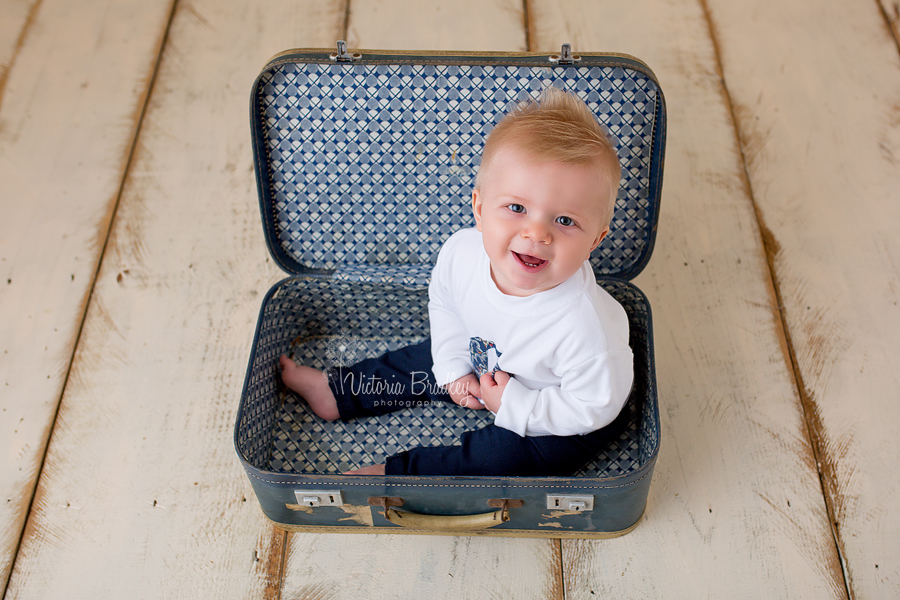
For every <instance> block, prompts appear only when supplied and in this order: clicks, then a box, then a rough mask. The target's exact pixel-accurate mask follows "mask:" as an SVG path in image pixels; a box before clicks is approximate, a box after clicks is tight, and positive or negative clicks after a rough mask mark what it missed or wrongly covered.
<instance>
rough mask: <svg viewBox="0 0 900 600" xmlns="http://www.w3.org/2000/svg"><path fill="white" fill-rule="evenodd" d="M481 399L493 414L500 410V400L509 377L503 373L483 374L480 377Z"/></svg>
mask: <svg viewBox="0 0 900 600" xmlns="http://www.w3.org/2000/svg"><path fill="white" fill-rule="evenodd" d="M480 383H481V397H482V398H484V406H485V407H486V408H487V409H488V410H489V411H491V412H492V413H494V414H497V411H499V410H500V404H501V402H500V398H501V397H502V396H503V390H505V389H506V384H507V383H509V375H508V374H507V373H505V372H503V371H494V372H493V373H485V374H484V375H482V376H481V381H480Z"/></svg>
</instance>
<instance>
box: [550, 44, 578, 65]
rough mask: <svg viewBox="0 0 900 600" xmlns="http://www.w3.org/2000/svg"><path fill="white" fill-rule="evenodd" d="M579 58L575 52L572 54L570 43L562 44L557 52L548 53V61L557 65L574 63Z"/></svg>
mask: <svg viewBox="0 0 900 600" xmlns="http://www.w3.org/2000/svg"><path fill="white" fill-rule="evenodd" d="M580 60H581V57H580V56H578V55H577V54H572V45H571V44H563V45H562V50H561V51H560V53H559V54H551V55H550V62H552V63H556V64H558V65H574V64H575V63H577V62H578V61H580Z"/></svg>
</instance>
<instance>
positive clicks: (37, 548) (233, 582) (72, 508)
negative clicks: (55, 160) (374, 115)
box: [8, 0, 344, 600]
mask: <svg viewBox="0 0 900 600" xmlns="http://www.w3.org/2000/svg"><path fill="white" fill-rule="evenodd" d="M45 1H46V0H45ZM138 4H141V3H140V2H139V3H138ZM73 6H76V5H73ZM45 8H46V7H45ZM77 10H78V11H81V10H84V6H83V4H81V3H79V4H77ZM135 10H136V9H135ZM103 15H104V11H103V10H100V9H97V10H94V11H93V13H91V14H90V15H88V16H87V17H86V18H87V19H89V20H94V21H96V20H99V19H101V18H102V17H103ZM343 15H344V4H343V2H330V3H323V2H320V1H311V0H310V1H306V2H298V1H297V0H290V1H288V0H285V1H276V0H265V1H262V0H260V1H256V2H248V1H246V0H234V1H230V2H225V1H223V0H196V1H192V0H181V1H180V2H179V3H178V6H177V12H176V15H175V17H174V21H173V24H172V30H171V32H170V35H169V38H168V41H167V43H166V47H165V50H164V55H163V60H162V63H161V65H160V71H159V75H158V79H157V81H156V84H155V86H154V90H153V94H152V98H151V100H150V103H149V105H148V110H147V114H146V117H145V120H144V124H143V126H142V130H141V135H140V139H139V143H138V144H137V148H136V151H135V157H134V162H133V164H132V167H131V168H130V170H129V176H128V179H127V181H126V184H125V188H124V191H123V195H122V199H121V202H120V207H119V209H118V211H117V213H116V218H115V223H114V225H113V230H112V233H111V236H110V240H109V245H108V247H107V251H106V253H105V255H104V258H103V263H102V267H101V269H100V271H99V273H98V277H97V283H96V288H95V290H94V293H93V295H92V298H91V302H90V306H89V309H88V314H87V317H86V321H85V325H84V330H83V333H82V336H81V338H80V341H79V344H78V348H77V352H76V354H75V357H74V359H73V365H72V370H71V376H70V378H69V381H68V385H67V386H66V389H65V393H64V396H63V399H62V404H61V408H60V413H59V418H58V421H57V425H56V427H55V428H54V431H53V435H52V438H51V441H50V447H49V450H48V455H47V459H46V461H45V466H44V470H43V473H42V476H41V480H40V482H39V485H38V488H37V491H36V495H35V501H34V508H33V511H32V514H31V516H30V518H29V521H28V524H27V526H26V530H25V534H24V537H23V541H22V545H21V549H20V552H19V555H18V558H17V560H16V563H15V567H14V570H13V573H12V576H11V578H10V583H9V593H8V597H10V598H19V599H26V598H85V599H91V600H96V599H97V598H197V599H203V598H215V599H216V600H221V599H227V598H239V599H241V600H244V599H247V598H264V597H277V592H278V585H279V580H280V578H279V569H280V566H281V560H282V554H283V542H284V537H285V535H284V533H283V532H281V531H280V530H277V529H275V528H274V527H272V526H270V525H268V524H267V523H266V522H265V519H264V517H263V516H262V512H261V511H260V509H259V506H258V504H257V503H256V500H255V498H254V497H253V492H252V490H251V488H250V485H249V482H248V480H247V477H246V475H245V474H244V472H243V470H242V469H241V466H240V463H239V462H238V460H237V457H236V456H235V452H234V449H233V446H232V441H231V440H232V428H233V423H234V416H235V412H236V410H237V406H238V400H239V396H240V388H241V384H242V381H243V375H244V372H245V369H246V364H247V359H248V354H249V350H250V343H251V340H252V336H253V331H254V326H255V321H256V315H257V311H258V310H259V302H260V300H261V297H262V294H264V292H265V290H267V289H268V288H269V286H270V285H271V284H272V283H273V282H274V281H275V280H276V279H278V278H279V277H280V276H281V275H280V274H279V273H277V272H276V271H275V269H274V268H273V267H272V266H271V262H270V261H268V260H267V253H266V248H265V245H264V242H263V238H262V231H261V227H260V222H259V215H258V208H257V207H258V205H257V200H256V190H255V183H254V180H253V174H252V170H251V151H250V136H249V126H248V100H249V91H250V86H251V84H252V82H253V80H254V78H255V76H256V74H257V73H258V71H259V69H260V68H261V67H262V66H263V64H264V63H265V61H266V60H267V59H268V58H269V57H270V56H271V55H272V54H274V53H275V52H276V51H277V50H280V49H283V48H285V47H289V46H294V45H301V44H303V45H330V44H331V43H332V41H333V40H334V39H335V38H336V36H337V35H338V34H339V33H340V29H339V28H340V26H341V24H342V23H343ZM69 25H71V23H69ZM125 29H127V31H125V30H124V29H123V31H122V34H127V35H129V36H131V35H133V33H134V31H136V30H137V29H140V25H138V24H134V25H133V26H132V27H129V28H125ZM21 64H22V61H21V57H20V62H19V63H17V69H18V67H19V66H21ZM114 65H115V61H99V60H98V61H97V64H95V65H93V66H92V67H91V72H92V73H97V74H98V78H102V79H103V80H104V81H111V80H116V79H117V78H118V77H119V76H120V73H119V72H118V70H117V69H115V68H113V66H114ZM11 83H12V80H11ZM97 85H98V87H99V86H100V85H101V84H99V83H98V84H97ZM130 85H131V84H129V86H130ZM10 89H12V87H10ZM57 102H58V100H57ZM58 106H59V105H58V104H57V107H58ZM94 106H100V107H103V106H105V105H104V104H103V103H99V104H95V105H92V107H94ZM76 150H78V151H80V155H79V152H75V151H76ZM86 151H87V149H82V148H80V147H76V148H70V149H68V150H67V152H66V156H69V153H71V155H72V158H73V160H83V159H84V153H86ZM60 160H61V159H60ZM86 164H87V163H86ZM91 174H92V173H91V172H88V173H85V176H87V175H91ZM37 212H38V213H40V215H41V216H43V217H45V218H46V216H47V215H46V213H45V211H41V210H38V211H37ZM74 221H75V222H74V223H73V225H72V228H73V229H75V228H76V227H78V226H80V227H81V228H85V227H87V226H86V225H84V224H83V223H84V219H74ZM87 229H88V230H89V232H91V233H93V232H94V231H95V226H90V227H87ZM69 235H74V233H69ZM50 264H51V265H52V262H51V263H50ZM44 270H46V267H44ZM62 274H63V275H65V276H66V278H67V277H68V274H69V271H63V272H62ZM20 275H25V274H20ZM44 276H46V275H44ZM13 281H14V282H15V281H16V274H15V273H14V274H13Z"/></svg>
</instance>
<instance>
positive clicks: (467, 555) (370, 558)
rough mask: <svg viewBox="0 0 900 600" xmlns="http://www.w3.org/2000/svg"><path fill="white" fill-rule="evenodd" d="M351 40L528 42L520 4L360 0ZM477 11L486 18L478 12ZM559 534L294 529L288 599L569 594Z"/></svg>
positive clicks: (473, 45) (461, 44)
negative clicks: (496, 535) (357, 532)
mask: <svg viewBox="0 0 900 600" xmlns="http://www.w3.org/2000/svg"><path fill="white" fill-rule="evenodd" d="M350 6H351V12H350V22H349V31H350V34H349V35H348V38H349V43H350V45H351V46H352V47H360V48H381V49H401V50H402V49H406V50H446V49H457V50H484V49H492V50H505V51H520V50H523V49H524V48H525V32H524V29H523V28H522V23H523V15H522V4H521V3H520V2H509V1H507V0H499V1H493V2H485V1H483V0H466V1H458V2H452V3H448V2H441V1H439V0H436V1H428V2H417V3H415V5H414V8H413V6H412V5H410V4H409V3H405V2H397V1H392V2H383V1H378V0H371V1H362V0H354V1H353V2H352V3H351V5H350ZM473 15H478V18H477V19H476V18H473ZM561 577H562V576H561V568H560V562H559V542H557V541H554V540H546V539H512V538H493V537H491V538H487V537H486V538H469V537H458V538H453V537H441V536H420V535H353V536H350V537H348V535H347V534H345V535H331V536H326V535H309V534H292V535H291V536H290V538H289V542H288V551H287V554H286V557H285V569H284V584H283V589H282V595H283V597H284V598H301V597H318V596H319V595H325V594H327V596H328V597H329V598H333V599H335V600H337V599H341V598H346V599H348V600H357V599H359V598H385V597H393V598H454V599H457V598H472V599H480V598H489V597H493V598H517V599H526V598H534V599H541V600H545V599H550V598H562V597H563V589H562V579H561Z"/></svg>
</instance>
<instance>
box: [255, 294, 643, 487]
mask: <svg viewBox="0 0 900 600" xmlns="http://www.w3.org/2000/svg"><path fill="white" fill-rule="evenodd" d="M601 284H602V285H603V286H604V287H605V288H606V289H608V290H609V291H610V293H612V294H613V295H614V296H615V297H616V299H617V300H619V302H621V303H622V305H623V306H624V307H625V310H626V312H627V313H628V315H629V320H630V325H631V346H632V349H633V350H634V353H635V386H634V391H633V392H632V394H631V397H630V398H629V401H628V403H627V404H626V407H625V408H624V409H623V410H626V411H628V412H629V413H630V415H631V417H630V422H629V426H628V428H627V429H626V431H625V433H623V435H622V436H621V438H620V439H619V440H618V441H617V442H615V443H613V444H612V445H611V446H610V447H609V448H606V449H605V450H603V451H602V452H601V453H600V454H598V456H597V458H596V459H595V460H594V461H593V462H592V463H590V464H589V465H587V466H586V467H585V468H584V469H582V470H581V471H580V472H579V473H577V474H576V475H575V476H576V477H591V478H607V477H615V476H619V475H624V474H627V473H629V472H632V471H634V470H637V469H639V468H640V467H641V466H643V465H644V464H646V463H647V461H648V460H650V459H651V458H652V456H653V455H654V454H655V452H656V449H657V446H658V435H659V423H658V414H657V413H656V411H654V410H652V407H653V406H654V405H653V403H652V402H644V398H647V397H650V394H651V390H650V389H649V387H650V385H652V381H653V377H652V369H653V365H652V355H651V353H650V314H649V307H648V305H647V303H646V299H645V298H644V297H643V295H642V294H641V293H640V292H639V291H637V289H636V288H635V287H634V286H632V285H631V284H629V283H627V282H622V281H617V280H602V281H601ZM427 301H428V297H427V288H424V287H421V286H418V287H408V286H405V285H396V284H389V283H384V282H379V283H377V284H370V283H364V282H363V283H360V282H345V281H338V280H334V279H328V278H316V277H295V278H291V279H287V280H285V281H283V282H282V283H281V284H279V285H278V286H276V289H275V290H274V293H273V294H272V295H271V296H270V297H269V298H268V299H267V301H266V302H265V303H264V306H263V311H262V315H261V316H260V331H259V336H258V339H257V348H256V351H255V352H254V353H253V356H254V363H253V366H252V368H251V371H250V373H249V374H248V381H247V392H246V396H245V403H244V406H243V410H242V412H241V416H240V417H239V418H240V421H241V422H240V426H239V428H238V431H239V432H240V435H239V437H238V440H237V445H238V449H239V450H240V452H241V454H242V455H243V456H244V457H245V458H246V459H247V460H248V462H249V463H250V464H251V465H252V466H253V467H254V468H256V469H259V470H262V471H268V472H274V473H281V474H325V475H336V474H340V473H342V472H344V471H347V470H349V469H352V468H356V467H360V466H365V465H369V464H377V463H379V462H383V461H384V459H385V458H387V457H388V456H390V455H392V454H395V453H396V452H399V451H401V450H404V449H406V448H409V447H412V446H415V445H437V444H453V443H455V442H456V440H457V439H458V437H459V435H461V434H462V432H464V431H467V430H470V429H474V428H478V427H482V426H484V425H486V424H488V423H490V422H491V419H492V416H491V415H490V413H488V412H487V411H472V410H466V409H464V408H461V407H456V406H454V405H452V404H439V405H426V406H420V407H415V408H410V409H404V410H401V411H398V412H396V413H392V414H390V415H386V416H381V417H371V418H362V419H355V420H353V421H350V422H339V421H338V422H330V423H329V422H326V421H323V420H321V419H319V418H318V417H316V416H315V415H313V414H312V412H311V411H310V410H309V409H308V407H307V405H306V403H305V402H304V401H303V400H302V399H301V398H299V397H298V396H297V395H296V394H295V393H293V392H291V391H290V390H287V389H286V388H285V387H284V385H283V384H282V383H281V379H280V374H279V368H278V366H277V362H278V357H279V356H280V355H281V354H282V353H288V354H289V355H291V356H292V357H293V358H294V359H295V360H297V361H298V362H299V363H300V364H305V365H308V366H313V367H317V368H326V367H327V366H334V365H337V364H351V363H353V362H356V361H357V360H361V359H362V358H366V357H370V356H377V355H379V354H381V353H383V352H384V351H386V350H388V349H393V348H397V347H400V346H403V345H406V344H410V343H414V342H417V341H421V340H422V339H424V338H425V337H426V336H427V332H428V311H427ZM652 393H655V390H653V391H652ZM565 475H567V474H565Z"/></svg>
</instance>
